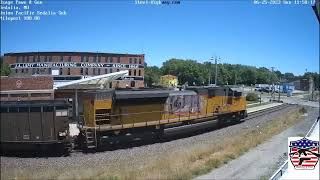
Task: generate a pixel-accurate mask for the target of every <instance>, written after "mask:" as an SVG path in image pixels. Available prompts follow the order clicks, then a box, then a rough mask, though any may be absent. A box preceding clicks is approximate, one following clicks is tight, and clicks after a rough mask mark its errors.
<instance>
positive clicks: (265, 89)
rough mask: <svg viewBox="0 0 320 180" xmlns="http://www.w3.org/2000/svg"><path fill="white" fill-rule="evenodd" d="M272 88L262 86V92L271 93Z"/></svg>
mask: <svg viewBox="0 0 320 180" xmlns="http://www.w3.org/2000/svg"><path fill="white" fill-rule="evenodd" d="M271 91H272V90H271V89H270V88H269V87H264V88H262V92H266V93H270V92H271Z"/></svg>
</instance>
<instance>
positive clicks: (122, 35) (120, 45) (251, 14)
mask: <svg viewBox="0 0 320 180" xmlns="http://www.w3.org/2000/svg"><path fill="white" fill-rule="evenodd" d="M149 1H150V0H149ZM43 3H44V4H43V5H41V6H37V7H35V6H31V8H33V10H39V11H42V10H52V11H57V10H65V11H66V12H67V15H66V16H49V17H48V16H47V17H43V16H42V17H41V20H40V21H32V22H31V21H16V22H8V21H1V54H4V53H9V52H28V51H79V52H81V51H85V52H88V51H89V52H91V51H92V52H97V51H98V52H110V53H129V54H130V53H132V54H145V60H146V62H147V64H148V65H156V66H159V67H160V66H161V65H162V63H163V62H164V61H166V60H168V59H170V58H181V59H193V60H197V61H198V62H205V61H208V60H209V59H210V57H215V56H217V57H219V58H220V63H230V64H244V65H250V66H256V67H266V68H269V69H270V68H271V67H274V68H275V70H280V71H281V72H282V73H285V72H292V73H294V74H295V75H302V74H303V73H304V72H305V71H306V69H307V71H311V72H319V24H318V21H317V19H316V16H315V14H314V12H313V10H312V8H311V4H308V5H256V4H254V3H253V1H251V0H248V1H247V0H242V1H241V0H238V1H237V0H230V1H228V0H226V1H222V0H200V1H197V0H180V4H179V5H173V4H171V5H150V4H149V5H141V4H140V5H139V4H135V0H119V1H116V0H110V1H103V0H91V1H89V0H43Z"/></svg>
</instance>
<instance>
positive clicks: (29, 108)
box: [1, 100, 71, 153]
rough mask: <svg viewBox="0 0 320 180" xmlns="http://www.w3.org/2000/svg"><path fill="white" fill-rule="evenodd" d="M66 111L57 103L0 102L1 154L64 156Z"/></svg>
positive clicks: (67, 148)
mask: <svg viewBox="0 0 320 180" xmlns="http://www.w3.org/2000/svg"><path fill="white" fill-rule="evenodd" d="M69 108H70V105H69V103H68V102H66V101H60V100H46V101H12V102H10V101H6V102H1V152H2V153H7V152H39V151H44V152H46V153H50V152H53V153H57V152H59V153H68V152H69V151H70V150H71V149H70V148H71V142H70V139H69V117H68V112H69Z"/></svg>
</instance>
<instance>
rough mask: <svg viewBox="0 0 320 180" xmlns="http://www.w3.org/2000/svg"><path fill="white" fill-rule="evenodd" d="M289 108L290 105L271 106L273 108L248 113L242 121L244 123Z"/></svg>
mask: <svg viewBox="0 0 320 180" xmlns="http://www.w3.org/2000/svg"><path fill="white" fill-rule="evenodd" d="M289 106H292V105H290V104H281V105H279V106H273V107H270V108H266V109H261V110H258V111H254V112H251V113H248V117H247V118H245V119H244V120H245V121H246V120H249V119H253V118H256V117H259V116H263V115H265V114H267V113H272V112H275V111H280V110H282V109H285V108H287V107H289Z"/></svg>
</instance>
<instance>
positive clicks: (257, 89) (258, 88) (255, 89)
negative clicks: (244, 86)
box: [254, 87, 262, 92]
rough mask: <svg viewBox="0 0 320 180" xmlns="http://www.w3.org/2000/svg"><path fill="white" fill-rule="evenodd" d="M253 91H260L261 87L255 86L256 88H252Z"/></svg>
mask: <svg viewBox="0 0 320 180" xmlns="http://www.w3.org/2000/svg"><path fill="white" fill-rule="evenodd" d="M254 91H259V92H261V91H262V88H261V87H256V88H254Z"/></svg>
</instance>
